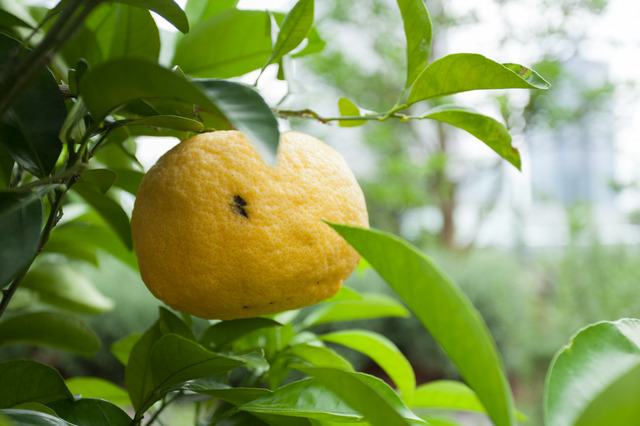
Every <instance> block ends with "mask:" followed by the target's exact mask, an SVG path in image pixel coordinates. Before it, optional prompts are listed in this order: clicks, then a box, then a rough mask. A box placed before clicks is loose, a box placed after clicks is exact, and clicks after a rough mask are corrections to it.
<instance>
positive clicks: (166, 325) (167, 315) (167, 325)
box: [158, 306, 196, 341]
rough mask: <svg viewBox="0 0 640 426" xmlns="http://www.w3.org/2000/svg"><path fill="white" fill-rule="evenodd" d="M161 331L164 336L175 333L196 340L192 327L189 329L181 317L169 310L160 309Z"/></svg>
mask: <svg viewBox="0 0 640 426" xmlns="http://www.w3.org/2000/svg"><path fill="white" fill-rule="evenodd" d="M158 325H159V326H160V331H161V332H162V334H167V333H174V334H177V335H179V336H182V337H184V338H185V339H189V340H193V341H195V340H196V336H195V335H194V334H193V331H192V330H191V327H189V326H188V325H187V324H186V323H185V322H184V321H183V320H182V319H181V318H180V317H178V316H177V315H176V314H174V313H173V312H171V311H170V310H168V309H167V308H164V307H162V306H161V307H160V322H159V323H158Z"/></svg>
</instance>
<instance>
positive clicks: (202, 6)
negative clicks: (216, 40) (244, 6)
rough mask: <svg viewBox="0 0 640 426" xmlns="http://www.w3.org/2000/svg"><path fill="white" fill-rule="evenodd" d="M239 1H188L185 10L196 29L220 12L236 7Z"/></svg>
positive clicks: (190, 22)
mask: <svg viewBox="0 0 640 426" xmlns="http://www.w3.org/2000/svg"><path fill="white" fill-rule="evenodd" d="M237 4H238V0H215V1H211V0H188V1H187V5H186V6H185V8H184V11H185V13H186V14H187V18H188V19H189V24H190V25H191V27H194V26H195V25H196V24H198V23H199V22H201V21H204V20H206V19H209V18H211V17H212V16H213V15H217V14H218V13H220V12H224V11H225V10H227V9H231V8H232V7H236V5H237Z"/></svg>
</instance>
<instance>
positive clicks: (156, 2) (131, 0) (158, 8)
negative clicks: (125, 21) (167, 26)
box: [112, 0, 189, 33]
mask: <svg viewBox="0 0 640 426" xmlns="http://www.w3.org/2000/svg"><path fill="white" fill-rule="evenodd" d="M112 1H113V2H115V3H123V4H129V5H131V6H136V7H140V8H144V9H148V10H152V11H154V12H156V13H157V14H158V15H160V16H162V17H163V18H164V19H166V20H167V21H169V22H170V23H171V24H173V26H174V27H176V28H177V29H178V30H179V31H181V32H183V33H187V32H189V21H188V20H187V15H186V14H185V13H184V11H183V10H182V9H181V8H180V6H179V5H178V4H177V3H176V2H175V1H173V0H112Z"/></svg>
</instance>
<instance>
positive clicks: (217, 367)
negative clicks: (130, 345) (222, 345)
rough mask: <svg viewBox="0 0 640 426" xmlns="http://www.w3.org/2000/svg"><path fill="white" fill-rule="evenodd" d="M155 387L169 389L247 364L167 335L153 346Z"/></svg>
mask: <svg viewBox="0 0 640 426" xmlns="http://www.w3.org/2000/svg"><path fill="white" fill-rule="evenodd" d="M150 361H151V371H152V377H153V384H154V389H156V390H157V391H160V393H162V391H164V392H166V391H168V390H170V389H171V388H172V387H174V386H176V385H178V384H181V383H184V382H186V381H187V380H193V379H199V378H202V377H209V376H215V375H218V374H222V373H226V372H227V371H230V370H233V369H234V368H236V367H240V366H241V365H244V364H245V363H244V362H242V361H240V360H239V359H238V358H237V357H227V356H223V355H218V354H215V353H213V352H211V351H208V350H207V349H205V348H203V347H202V346H200V345H199V344H198V343H196V342H193V341H191V340H188V339H185V338H184V337H182V336H179V335H177V334H166V335H164V336H162V337H161V338H160V339H158V341H157V342H156V343H155V344H154V345H153V347H152V349H151V358H150Z"/></svg>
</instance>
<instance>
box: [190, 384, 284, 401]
mask: <svg viewBox="0 0 640 426" xmlns="http://www.w3.org/2000/svg"><path fill="white" fill-rule="evenodd" d="M184 389H185V390H189V391H192V392H196V393H200V394H203V395H209V396H212V397H214V398H218V399H221V400H223V401H227V402H230V403H231V404H234V405H242V404H247V403H249V402H250V401H253V400H254V399H258V398H261V397H263V396H268V395H271V393H272V392H271V391H270V390H269V389H264V388H243V387H233V388H232V387H229V386H228V385H225V384H222V383H219V382H216V381H215V380H213V379H211V378H204V379H195V380H190V381H189V382H187V383H186V384H185V386H184Z"/></svg>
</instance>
